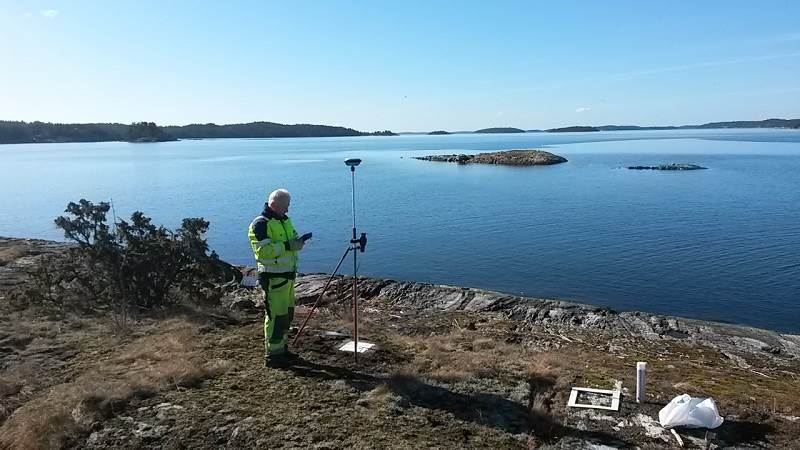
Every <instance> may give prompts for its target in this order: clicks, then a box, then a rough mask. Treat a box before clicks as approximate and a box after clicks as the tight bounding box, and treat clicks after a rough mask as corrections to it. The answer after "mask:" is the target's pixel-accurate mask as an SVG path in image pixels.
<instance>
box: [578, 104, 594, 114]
mask: <svg viewBox="0 0 800 450" xmlns="http://www.w3.org/2000/svg"><path fill="white" fill-rule="evenodd" d="M591 110H592V108H589V107H588V106H581V107H580V108H578V109H576V110H575V112H576V113H582V112H586V111H591Z"/></svg>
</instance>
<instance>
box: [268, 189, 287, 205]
mask: <svg viewBox="0 0 800 450" xmlns="http://www.w3.org/2000/svg"><path fill="white" fill-rule="evenodd" d="M291 198H292V195H291V194H289V191H287V190H286V189H283V188H281V189H275V190H274V191H272V192H270V193H269V199H268V200H267V203H268V204H272V203H273V202H274V201H276V200H282V199H286V200H291Z"/></svg>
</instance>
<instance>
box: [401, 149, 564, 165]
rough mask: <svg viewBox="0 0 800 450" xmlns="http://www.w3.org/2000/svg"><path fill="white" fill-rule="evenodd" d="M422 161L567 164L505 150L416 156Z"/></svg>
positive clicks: (533, 152) (547, 155) (532, 153)
mask: <svg viewBox="0 0 800 450" xmlns="http://www.w3.org/2000/svg"><path fill="white" fill-rule="evenodd" d="M414 159H419V160H422V161H436V162H454V163H458V164H500V165H507V166H547V165H552V164H560V163H564V162H567V159H566V158H564V157H563V156H559V155H554V154H553V153H550V152H545V151H542V150H533V149H522V150H505V151H499V152H488V153H478V154H477V155H467V154H463V153H462V154H458V155H456V154H453V155H430V156H418V157H415V158H414Z"/></svg>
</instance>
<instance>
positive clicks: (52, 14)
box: [41, 9, 58, 19]
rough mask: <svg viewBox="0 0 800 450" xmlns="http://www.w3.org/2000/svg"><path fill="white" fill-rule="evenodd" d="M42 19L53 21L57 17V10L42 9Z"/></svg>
mask: <svg viewBox="0 0 800 450" xmlns="http://www.w3.org/2000/svg"><path fill="white" fill-rule="evenodd" d="M41 13H42V17H46V18H48V19H55V18H56V16H58V10H57V9H44V10H42V11H41Z"/></svg>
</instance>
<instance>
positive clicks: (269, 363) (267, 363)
mask: <svg viewBox="0 0 800 450" xmlns="http://www.w3.org/2000/svg"><path fill="white" fill-rule="evenodd" d="M291 365H292V358H290V357H288V356H287V354H286V353H280V354H277V355H267V356H266V357H265V358H264V367H267V368H274V369H277V368H282V367H289V366H291Z"/></svg>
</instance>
